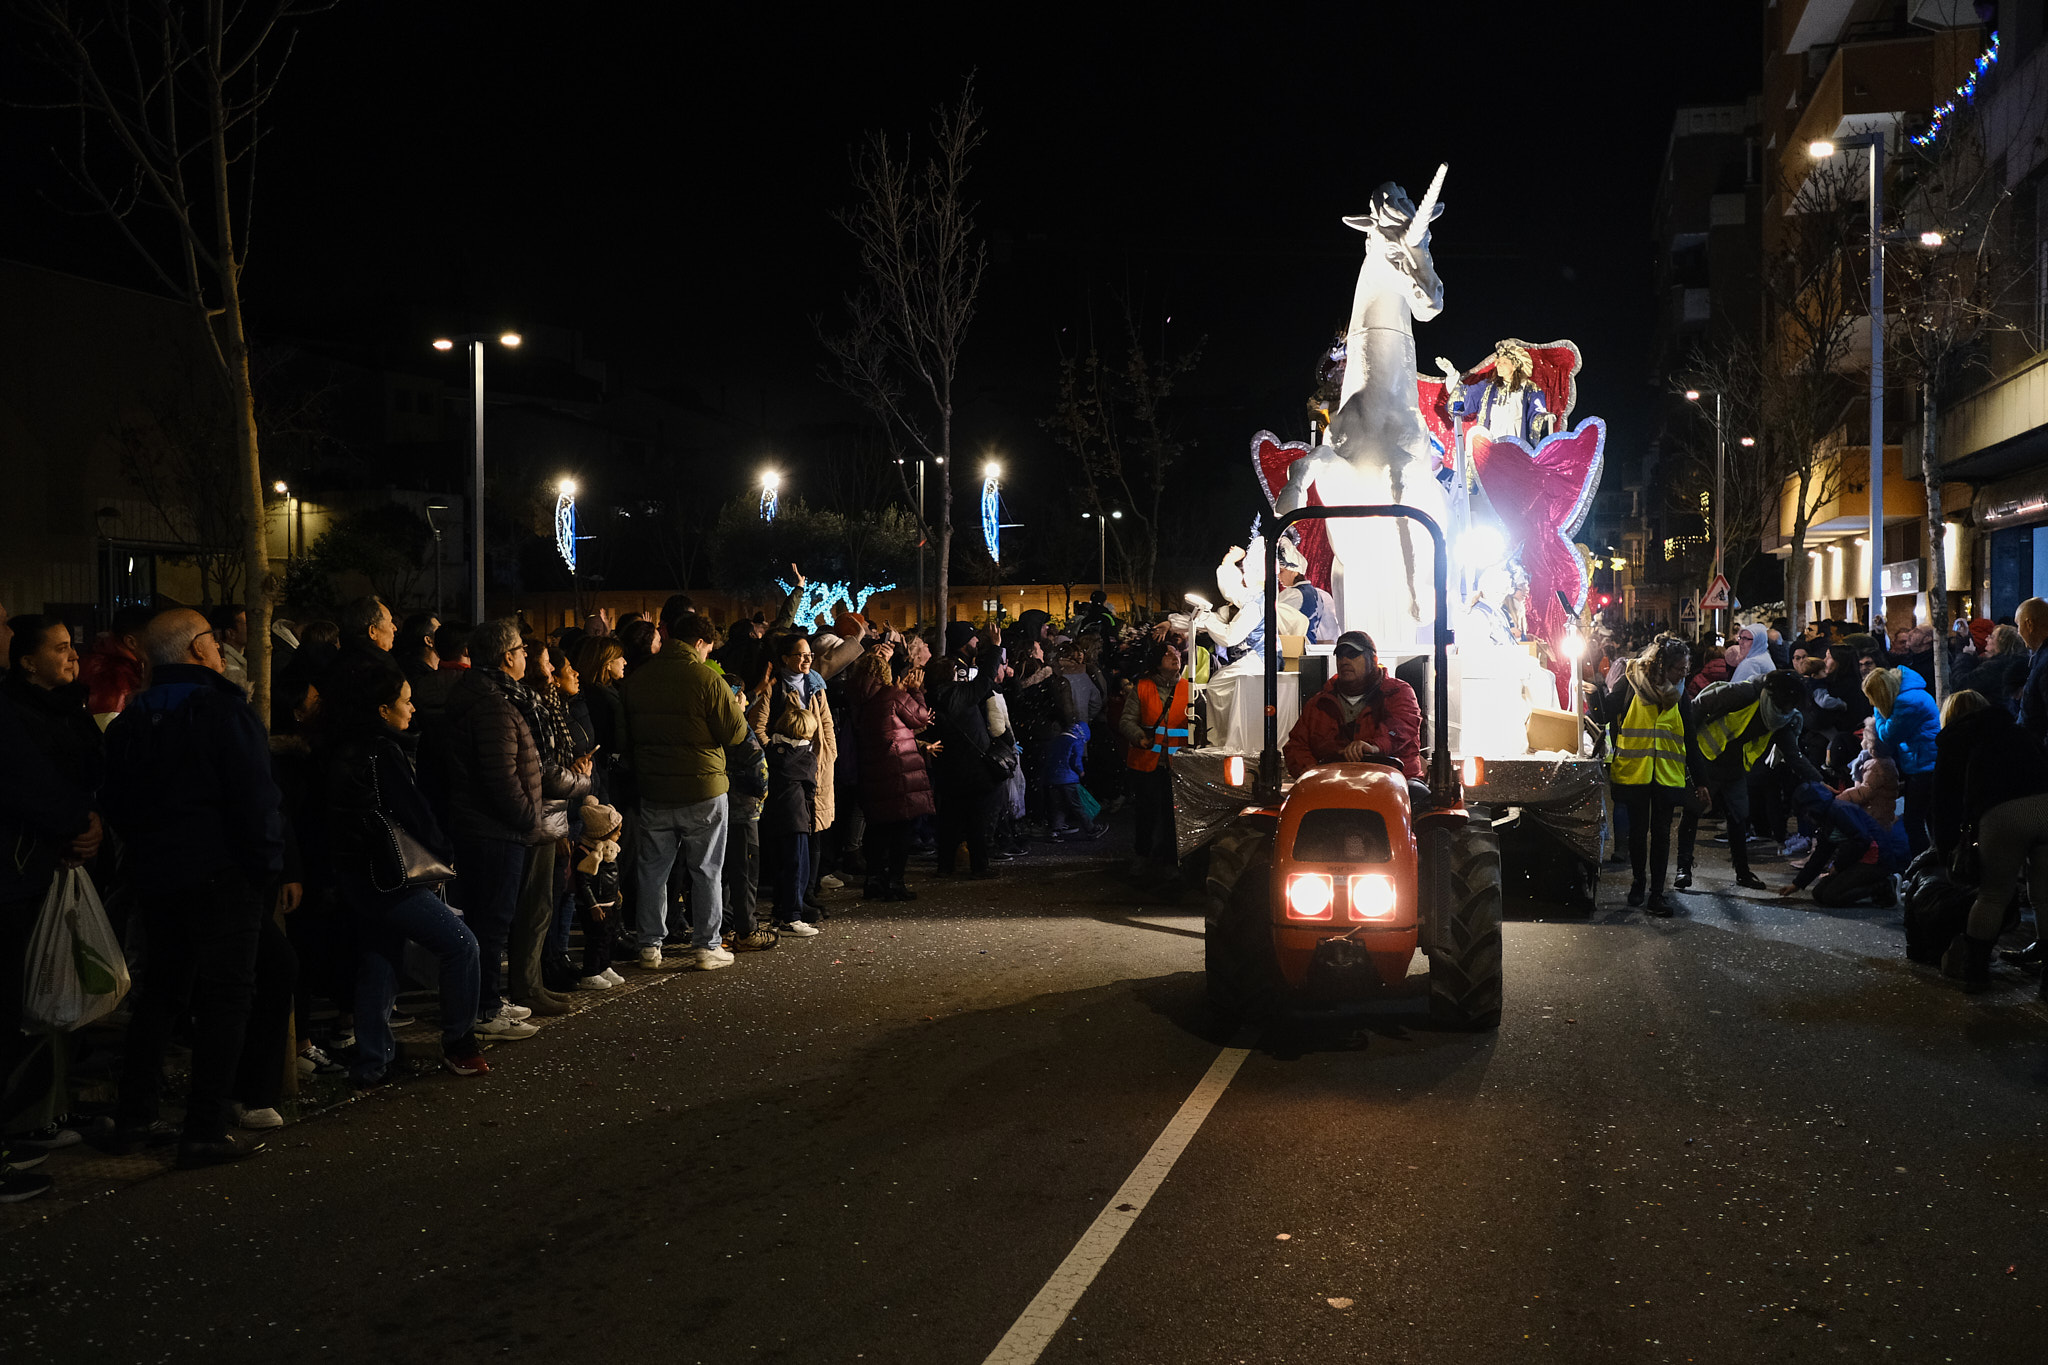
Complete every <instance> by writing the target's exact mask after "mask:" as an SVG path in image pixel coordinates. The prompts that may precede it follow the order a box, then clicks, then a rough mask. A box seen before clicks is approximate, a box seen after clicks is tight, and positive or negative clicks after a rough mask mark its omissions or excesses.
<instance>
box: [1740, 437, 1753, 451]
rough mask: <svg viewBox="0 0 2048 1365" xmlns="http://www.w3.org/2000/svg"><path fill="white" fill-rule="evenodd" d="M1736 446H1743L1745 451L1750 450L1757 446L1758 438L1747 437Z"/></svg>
mask: <svg viewBox="0 0 2048 1365" xmlns="http://www.w3.org/2000/svg"><path fill="white" fill-rule="evenodd" d="M1736 444H1737V445H1739V446H1741V447H1742V448H1743V449H1744V450H1748V449H1749V448H1750V447H1752V446H1754V445H1755V444H1756V437H1754V436H1745V437H1743V438H1742V439H1741V440H1739V441H1737V442H1736Z"/></svg>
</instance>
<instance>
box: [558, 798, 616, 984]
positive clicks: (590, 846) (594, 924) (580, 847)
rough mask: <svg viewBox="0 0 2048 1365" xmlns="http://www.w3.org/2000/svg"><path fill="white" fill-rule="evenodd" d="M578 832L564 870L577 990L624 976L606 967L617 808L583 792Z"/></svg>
mask: <svg viewBox="0 0 2048 1365" xmlns="http://www.w3.org/2000/svg"><path fill="white" fill-rule="evenodd" d="M580 819H581V824H582V828H583V835H582V837H581V838H580V839H579V840H578V841H577V845H576V861H575V863H574V865H573V866H572V867H571V868H570V870H569V893H570V894H571V895H572V896H574V897H575V898H576V913H577V915H578V917H579V918H581V919H582V921H583V976H582V977H581V978H580V979H579V980H578V981H577V982H576V988H577V989H578V990H585V991H604V990H610V989H611V988H612V987H613V986H617V985H620V984H621V983H623V982H624V981H625V979H626V978H624V977H623V976H620V975H619V974H618V973H617V972H616V971H614V970H612V948H613V946H614V945H616V944H617V943H618V941H619V931H620V929H621V928H622V927H623V919H622V917H621V915H620V907H619V832H620V820H619V813H618V812H617V811H615V810H613V809H612V808H611V807H610V806H607V805H603V804H601V803H600V802H599V801H598V799H597V798H596V797H594V796H586V797H584V798H583V808H582V810H581V812H580Z"/></svg>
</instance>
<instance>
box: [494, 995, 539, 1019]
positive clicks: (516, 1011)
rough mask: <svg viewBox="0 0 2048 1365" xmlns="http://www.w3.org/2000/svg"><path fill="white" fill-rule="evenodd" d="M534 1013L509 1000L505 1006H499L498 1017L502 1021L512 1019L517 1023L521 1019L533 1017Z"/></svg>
mask: <svg viewBox="0 0 2048 1365" xmlns="http://www.w3.org/2000/svg"><path fill="white" fill-rule="evenodd" d="M532 1013H533V1011H532V1010H530V1009H528V1008H527V1007H526V1006H524V1005H515V1004H513V1003H512V1002H511V1001H510V1000H507V1001H506V1002H505V1003H504V1004H502V1005H500V1006H498V1017H499V1018H500V1019H510V1020H512V1021H514V1022H515V1023H516V1022H517V1021H519V1020H521V1019H525V1018H527V1017H529V1016H530V1015H532Z"/></svg>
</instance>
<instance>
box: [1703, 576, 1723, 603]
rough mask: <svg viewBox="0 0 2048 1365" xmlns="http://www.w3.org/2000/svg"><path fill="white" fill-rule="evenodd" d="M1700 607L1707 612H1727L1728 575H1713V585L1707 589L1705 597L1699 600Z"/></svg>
mask: <svg viewBox="0 0 2048 1365" xmlns="http://www.w3.org/2000/svg"><path fill="white" fill-rule="evenodd" d="M1700 606H1701V607H1702V608H1703V609H1704V610H1707V611H1726V610H1728V575H1726V574H1718V573H1717V574H1715V575H1714V581H1713V583H1712V584H1711V585H1710V586H1709V587H1708V588H1707V595H1706V596H1705V597H1702V598H1701V599H1700Z"/></svg>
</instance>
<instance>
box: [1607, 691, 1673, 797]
mask: <svg viewBox="0 0 2048 1365" xmlns="http://www.w3.org/2000/svg"><path fill="white" fill-rule="evenodd" d="M1607 772H1608V776H1609V777H1611V778H1612V779H1613V780H1614V781H1616V782H1620V783H1624V784H1626V785H1628V786H1641V785H1643V784H1645V783H1649V782H1655V783H1656V784H1657V785H1658V786H1660V787H1683V786H1684V785H1685V717H1684V716H1682V715H1680V714H1679V710H1678V707H1677V705H1676V704H1675V703H1674V704H1673V705H1671V706H1668V707H1666V708H1665V709H1664V710H1662V711H1659V710H1657V709H1656V708H1655V707H1654V706H1651V705H1650V704H1649V703H1648V702H1646V701H1644V700H1643V694H1642V693H1640V692H1638V693H1636V695H1635V699H1634V700H1633V701H1631V702H1630V703H1629V705H1628V714H1627V715H1625V716H1623V717H1622V718H1621V728H1620V729H1619V730H1617V731H1615V734H1614V758H1613V760H1612V761H1611V762H1610V763H1609V764H1608V766H1607Z"/></svg>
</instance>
